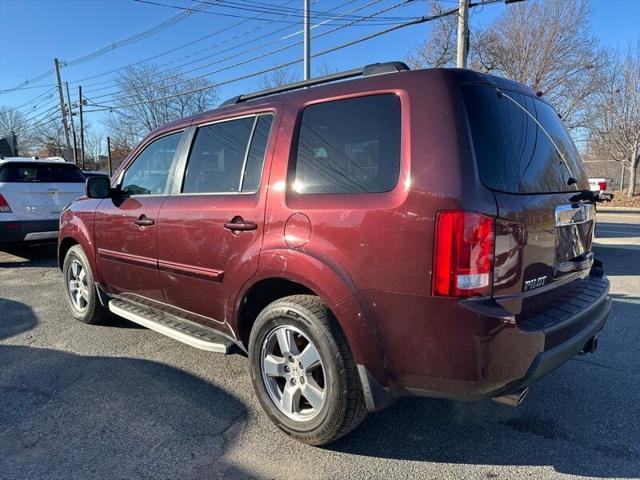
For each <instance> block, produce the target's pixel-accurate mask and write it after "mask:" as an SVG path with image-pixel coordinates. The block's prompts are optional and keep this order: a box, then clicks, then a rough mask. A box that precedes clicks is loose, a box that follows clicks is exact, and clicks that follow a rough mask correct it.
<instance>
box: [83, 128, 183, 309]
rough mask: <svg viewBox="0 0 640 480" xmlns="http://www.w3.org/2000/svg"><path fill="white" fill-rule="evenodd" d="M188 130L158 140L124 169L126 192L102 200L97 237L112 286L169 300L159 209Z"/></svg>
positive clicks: (105, 278)
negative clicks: (164, 284)
mask: <svg viewBox="0 0 640 480" xmlns="http://www.w3.org/2000/svg"><path fill="white" fill-rule="evenodd" d="M182 135H183V133H182V132H174V133H170V134H167V135H165V136H163V137H160V138H158V139H156V140H153V141H152V142H151V143H149V144H148V145H147V146H146V147H145V148H144V149H143V150H142V152H141V153H140V154H139V155H138V156H137V157H136V158H135V159H134V160H133V162H132V163H131V164H130V165H129V166H128V167H127V169H126V170H125V171H124V172H123V174H122V177H121V180H120V182H119V190H120V194H119V195H117V196H116V197H115V198H107V199H105V200H102V202H101V203H100V205H99V206H98V208H97V209H96V214H95V243H96V250H97V257H98V261H99V262H100V275H101V279H102V283H103V285H104V287H105V288H106V289H107V291H109V292H111V293H114V294H121V295H134V296H141V297H145V298H150V299H152V300H156V301H163V299H164V297H163V293H162V288H161V285H160V276H159V274H158V224H157V222H158V213H159V211H160V207H161V205H162V204H163V203H164V201H165V200H166V199H167V191H168V190H167V189H168V186H169V184H170V180H171V173H172V167H173V162H174V159H175V157H176V156H177V152H178V150H179V146H180V140H181V138H182Z"/></svg>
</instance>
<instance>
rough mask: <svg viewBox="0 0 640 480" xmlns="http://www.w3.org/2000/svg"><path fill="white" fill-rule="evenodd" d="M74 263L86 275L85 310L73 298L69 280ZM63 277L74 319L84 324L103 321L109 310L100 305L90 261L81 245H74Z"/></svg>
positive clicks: (63, 267)
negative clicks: (77, 264)
mask: <svg viewBox="0 0 640 480" xmlns="http://www.w3.org/2000/svg"><path fill="white" fill-rule="evenodd" d="M73 262H78V263H79V264H80V265H81V266H82V268H83V269H84V271H85V274H86V307H84V308H78V306H77V305H76V304H75V303H74V301H73V300H72V298H71V297H72V293H71V291H70V284H69V280H70V275H71V273H72V264H73ZM62 275H63V278H64V288H65V292H66V295H65V298H66V299H67V305H68V306H69V310H70V311H71V314H72V315H73V317H74V318H75V319H76V320H79V321H81V322H83V323H98V322H100V321H101V320H103V318H104V317H105V316H106V315H107V312H108V310H107V309H106V308H105V307H104V306H103V305H102V304H101V303H100V299H99V298H98V292H97V291H96V284H95V282H94V280H93V272H92V271H91V267H90V265H89V260H88V259H87V255H86V254H85V253H84V250H83V249H82V247H81V246H80V245H74V246H73V247H71V248H70V249H69V251H68V252H67V255H66V256H65V257H64V262H63V264H62Z"/></svg>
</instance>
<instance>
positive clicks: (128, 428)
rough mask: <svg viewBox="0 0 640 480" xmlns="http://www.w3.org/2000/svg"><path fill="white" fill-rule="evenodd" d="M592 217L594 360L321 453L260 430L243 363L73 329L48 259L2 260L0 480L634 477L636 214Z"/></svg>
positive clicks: (23, 255)
mask: <svg viewBox="0 0 640 480" xmlns="http://www.w3.org/2000/svg"><path fill="white" fill-rule="evenodd" d="M599 218H600V225H599V226H598V230H597V233H596V247H595V252H596V254H597V256H598V258H600V259H601V260H603V261H604V263H605V266H606V270H607V273H608V275H609V277H610V279H611V285H612V289H611V294H612V297H613V309H612V312H611V316H610V318H609V322H608V325H607V326H606V328H605V331H604V332H603V333H602V334H601V336H600V344H599V349H598V351H597V352H596V353H595V354H594V355H589V356H584V357H576V358H575V359H573V360H571V361H570V362H568V363H567V364H566V365H565V366H563V367H562V368H560V369H559V370H556V371H555V372H553V373H552V374H550V375H549V376H547V377H545V378H544V379H542V380H541V381H539V382H538V383H537V384H535V385H534V386H533V387H532V388H531V391H530V392H529V396H528V398H527V400H526V401H525V402H524V403H523V404H522V405H521V406H520V407H518V408H517V409H513V408H510V407H507V406H503V405H498V404H496V403H494V402H491V401H482V402H477V403H455V402H448V401H443V400H430V399H415V398H413V399H411V398H408V399H402V400H400V401H398V402H396V403H395V404H394V405H393V406H391V407H390V408H389V409H387V410H385V411H383V412H380V413H376V414H373V415H369V416H368V417H367V419H366V420H365V422H364V423H363V424H362V425H361V426H360V427H359V428H358V429H357V430H356V431H354V432H352V433H351V434H350V435H348V436H347V437H344V438H343V439H341V440H339V441H338V442H336V443H334V444H332V445H330V446H328V447H326V448H314V447H309V446H305V445H302V444H300V443H298V442H296V441H294V440H292V439H290V438H289V437H287V436H285V435H284V434H282V433H281V432H280V431H279V430H278V429H277V428H276V427H275V426H273V425H272V424H271V422H270V421H269V420H268V419H267V417H266V416H265V415H264V414H263V413H262V410H261V408H260V406H259V404H258V402H257V400H256V398H255V396H254V394H253V390H252V387H251V382H250V379H249V374H248V368H247V361H246V358H244V357H243V356H241V355H229V356H223V355H219V354H215V353H210V352H204V351H200V350H196V349H193V348H191V347H188V346H186V345H183V344H181V343H178V342H176V341H174V340H171V339H169V338H165V337H163V336H161V335H159V334H157V333H154V332H152V331H150V330H147V329H144V328H140V327H138V326H136V325H134V324H132V323H130V322H127V321H125V320H122V319H113V320H110V321H109V322H107V323H105V324H103V325H84V324H81V323H79V322H76V321H74V320H73V319H72V317H71V316H70V315H69V314H68V313H67V310H66V307H65V305H64V297H63V289H62V284H61V275H60V272H59V270H58V269H57V267H56V261H55V250H54V249H53V248H51V247H40V248H27V249H19V250H12V251H9V252H0V479H3V480H4V479H6V480H8V479H49V478H55V479H83V480H85V479H209V478H249V477H254V478H261V479H262V478H265V479H268V478H327V479H329V478H331V479H333V478H380V479H389V478H403V479H404V478H438V479H440V478H444V479H447V478H473V479H487V478H502V479H511V478H527V479H542V478H544V479H546V478H577V477H579V478H583V477H593V478H625V479H626V478H639V477H640V415H639V413H638V412H639V411H640V407H639V406H640V387H639V385H640V361H639V360H638V359H639V358H640V340H639V339H640V251H639V250H638V245H640V243H639V239H640V228H638V226H639V225H640V216H636V217H633V216H629V215H626V214H625V215H617V214H615V215H609V214H606V215H605V214H602V216H600V217H599ZM620 232H622V233H620Z"/></svg>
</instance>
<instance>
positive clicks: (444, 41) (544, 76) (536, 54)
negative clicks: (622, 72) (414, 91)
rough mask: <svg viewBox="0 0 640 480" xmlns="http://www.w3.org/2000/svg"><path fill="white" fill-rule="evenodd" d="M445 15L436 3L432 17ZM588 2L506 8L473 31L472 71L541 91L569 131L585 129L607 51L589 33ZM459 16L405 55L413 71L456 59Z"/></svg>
mask: <svg viewBox="0 0 640 480" xmlns="http://www.w3.org/2000/svg"><path fill="white" fill-rule="evenodd" d="M442 11H443V7H442V5H440V3H438V2H437V1H435V0H434V1H433V2H432V4H431V12H432V13H434V14H435V13H440V12H442ZM589 18H590V9H589V2H588V0H545V1H541V0H530V1H527V2H526V3H516V4H513V5H509V6H508V7H507V8H506V9H505V11H504V13H503V14H502V15H501V16H499V17H498V18H497V19H496V20H495V21H494V22H493V23H491V24H490V25H488V26H487V27H486V28H484V29H478V30H477V31H475V32H474V31H472V35H471V40H470V49H469V53H470V57H471V58H470V66H471V68H473V69H474V70H478V71H482V72H489V73H493V74H496V75H500V76H503V77H507V78H510V79H512V80H515V81H517V82H521V83H524V84H526V85H529V86H531V87H533V88H534V89H536V90H537V91H539V92H542V93H543V94H544V95H545V97H546V98H547V99H548V100H549V101H550V102H551V103H552V104H553V105H554V106H555V107H556V109H557V110H558V113H560V115H561V116H562V118H563V119H564V121H565V124H566V125H567V127H568V128H569V129H570V130H572V131H573V133H574V134H575V133H576V129H580V128H581V127H586V123H587V121H588V112H589V109H590V103H591V101H592V100H593V95H594V92H596V91H597V90H598V89H599V88H601V87H602V85H603V82H604V77H603V74H602V72H603V70H604V67H605V65H606V63H607V56H608V55H607V52H606V51H605V50H604V49H602V48H599V47H598V40H597V38H596V37H595V36H594V35H593V34H592V32H591V26H590V23H589ZM456 36H457V16H456V15H448V16H446V17H442V18H440V19H438V20H436V21H435V24H434V27H433V30H432V33H431V35H430V36H429V38H428V39H427V40H426V41H425V42H424V43H423V44H420V45H418V46H417V47H416V48H415V49H414V50H413V51H412V52H411V53H410V54H409V56H408V58H407V61H408V63H409V64H410V65H411V66H412V67H414V68H424V67H449V66H454V65H455V59H456Z"/></svg>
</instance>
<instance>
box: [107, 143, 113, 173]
mask: <svg viewBox="0 0 640 480" xmlns="http://www.w3.org/2000/svg"><path fill="white" fill-rule="evenodd" d="M107 160H108V161H109V176H111V175H113V167H112V166H111V137H107Z"/></svg>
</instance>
